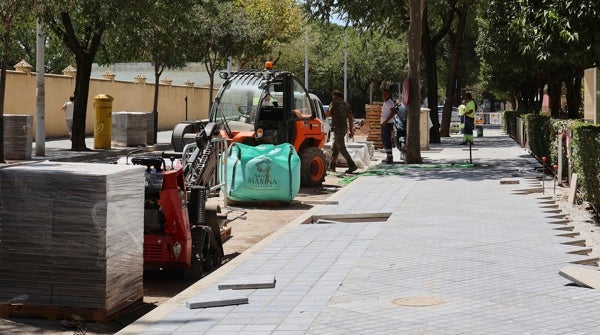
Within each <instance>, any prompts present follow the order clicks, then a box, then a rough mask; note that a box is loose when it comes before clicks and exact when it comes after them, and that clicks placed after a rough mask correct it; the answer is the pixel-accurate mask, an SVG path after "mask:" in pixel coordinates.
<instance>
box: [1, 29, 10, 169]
mask: <svg viewBox="0 0 600 335" xmlns="http://www.w3.org/2000/svg"><path fill="white" fill-rule="evenodd" d="M8 28H9V27H7V26H6V25H5V27H4V34H3V35H2V57H1V58H0V163H6V159H5V158H4V98H5V96H6V67H7V64H8V51H7V50H8V44H9V39H10V35H9V34H10V31H9V29H8Z"/></svg>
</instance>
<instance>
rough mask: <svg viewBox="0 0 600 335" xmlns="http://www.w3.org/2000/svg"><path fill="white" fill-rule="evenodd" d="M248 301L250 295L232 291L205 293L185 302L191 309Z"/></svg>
mask: <svg viewBox="0 0 600 335" xmlns="http://www.w3.org/2000/svg"><path fill="white" fill-rule="evenodd" d="M247 303H248V297H247V296H245V295H242V294H235V293H231V292H215V293H203V294H200V295H198V296H196V297H194V298H192V299H189V300H188V301H186V302H185V305H186V307H187V308H189V309H196V308H210V307H222V306H231V305H242V304H247Z"/></svg>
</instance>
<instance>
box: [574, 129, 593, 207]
mask: <svg viewBox="0 0 600 335" xmlns="http://www.w3.org/2000/svg"><path fill="white" fill-rule="evenodd" d="M571 129H572V131H573V146H572V156H573V172H575V173H577V175H578V183H579V185H580V190H581V193H582V196H583V200H585V201H588V202H590V203H591V204H592V205H593V206H594V208H596V209H598V208H599V206H600V169H599V168H598V167H600V125H598V124H587V123H583V122H578V123H575V124H573V125H572V128H571Z"/></svg>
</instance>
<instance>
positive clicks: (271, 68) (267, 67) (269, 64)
mask: <svg viewBox="0 0 600 335" xmlns="http://www.w3.org/2000/svg"><path fill="white" fill-rule="evenodd" d="M265 69H267V70H273V62H269V61H266V62H265Z"/></svg>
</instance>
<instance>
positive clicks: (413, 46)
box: [406, 0, 424, 164]
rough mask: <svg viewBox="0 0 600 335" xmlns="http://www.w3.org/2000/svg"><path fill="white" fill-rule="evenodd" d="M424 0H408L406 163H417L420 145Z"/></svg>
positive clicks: (418, 161) (420, 159)
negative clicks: (420, 59)
mask: <svg viewBox="0 0 600 335" xmlns="http://www.w3.org/2000/svg"><path fill="white" fill-rule="evenodd" d="M423 4H424V0H409V5H410V25H409V26H408V66H409V69H408V81H409V83H410V89H409V100H408V117H407V118H408V120H407V127H406V128H407V129H406V163H407V164H419V163H422V162H423V158H421V146H420V138H421V134H420V131H419V118H420V116H421V96H420V92H419V91H420V90H419V57H420V55H421V52H420V51H421V32H422V24H423V19H422V15H423Z"/></svg>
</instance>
